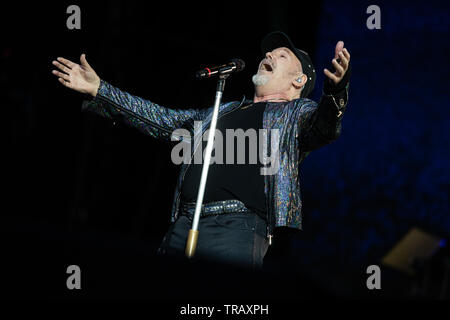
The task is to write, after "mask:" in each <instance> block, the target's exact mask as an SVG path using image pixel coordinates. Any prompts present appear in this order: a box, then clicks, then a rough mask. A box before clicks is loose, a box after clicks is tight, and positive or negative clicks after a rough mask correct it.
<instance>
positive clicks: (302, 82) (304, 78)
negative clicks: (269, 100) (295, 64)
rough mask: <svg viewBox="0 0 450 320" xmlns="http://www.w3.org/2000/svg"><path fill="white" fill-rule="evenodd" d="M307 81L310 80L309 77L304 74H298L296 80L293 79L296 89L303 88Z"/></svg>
mask: <svg viewBox="0 0 450 320" xmlns="http://www.w3.org/2000/svg"><path fill="white" fill-rule="evenodd" d="M306 81H308V77H307V76H306V75H304V74H302V75H301V76H298V77H296V78H295V79H294V80H292V85H293V86H294V87H295V89H301V88H302V87H303V86H304V85H305V84H306Z"/></svg>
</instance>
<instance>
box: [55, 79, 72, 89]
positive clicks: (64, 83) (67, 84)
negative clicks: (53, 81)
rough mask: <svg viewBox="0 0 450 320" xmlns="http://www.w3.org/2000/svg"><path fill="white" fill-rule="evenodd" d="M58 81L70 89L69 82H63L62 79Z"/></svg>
mask: <svg viewBox="0 0 450 320" xmlns="http://www.w3.org/2000/svg"><path fill="white" fill-rule="evenodd" d="M58 81H59V82H61V83H62V84H63V85H64V86H66V87H68V88H70V82H69V81H64V79H63V78H58Z"/></svg>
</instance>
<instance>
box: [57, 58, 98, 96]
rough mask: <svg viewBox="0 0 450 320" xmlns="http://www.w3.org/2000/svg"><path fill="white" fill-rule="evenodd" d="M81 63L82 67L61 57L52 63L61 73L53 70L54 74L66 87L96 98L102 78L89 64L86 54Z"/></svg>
mask: <svg viewBox="0 0 450 320" xmlns="http://www.w3.org/2000/svg"><path fill="white" fill-rule="evenodd" d="M80 63H81V65H80V64H76V63H74V62H72V61H70V60H67V59H64V58H61V57H59V58H57V59H56V60H55V61H53V62H52V64H53V65H54V66H56V67H57V68H58V69H59V71H58V70H53V71H52V73H53V74H54V75H55V76H57V77H58V80H59V82H61V83H62V84H63V85H64V86H66V87H68V88H70V89H73V90H75V91H78V92H81V93H87V94H90V95H92V96H93V97H95V96H96V95H97V91H98V87H99V86H100V77H99V76H98V75H97V74H96V73H95V71H94V69H92V67H91V66H90V65H89V63H88V62H87V60H86V55H85V54H82V55H81V57H80Z"/></svg>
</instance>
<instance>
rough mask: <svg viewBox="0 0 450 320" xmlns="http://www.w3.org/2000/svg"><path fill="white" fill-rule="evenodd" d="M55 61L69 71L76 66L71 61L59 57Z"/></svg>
mask: <svg viewBox="0 0 450 320" xmlns="http://www.w3.org/2000/svg"><path fill="white" fill-rule="evenodd" d="M56 60H58V61H59V62H61V63H63V64H65V65H66V66H68V67H69V68H70V69H72V68H73V67H75V66H76V65H77V64H76V63H73V62H72V61H70V60H67V59H64V58H61V57H59V58H58V59H56Z"/></svg>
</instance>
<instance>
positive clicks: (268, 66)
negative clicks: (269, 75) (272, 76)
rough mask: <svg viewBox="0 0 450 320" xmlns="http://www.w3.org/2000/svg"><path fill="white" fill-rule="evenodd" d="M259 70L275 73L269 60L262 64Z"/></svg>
mask: <svg viewBox="0 0 450 320" xmlns="http://www.w3.org/2000/svg"><path fill="white" fill-rule="evenodd" d="M259 69H260V70H264V71H268V72H273V69H274V67H273V65H272V64H271V63H269V62H268V61H267V60H265V61H263V62H262V63H261V66H260V67H259Z"/></svg>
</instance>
